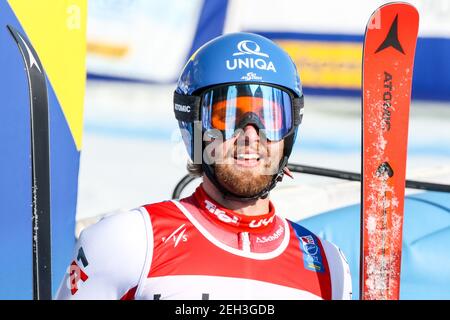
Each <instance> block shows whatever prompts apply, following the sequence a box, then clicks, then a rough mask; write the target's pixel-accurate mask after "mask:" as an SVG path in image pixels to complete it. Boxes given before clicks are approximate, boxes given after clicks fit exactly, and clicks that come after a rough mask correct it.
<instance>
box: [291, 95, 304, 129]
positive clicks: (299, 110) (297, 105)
mask: <svg viewBox="0 0 450 320" xmlns="http://www.w3.org/2000/svg"><path fill="white" fill-rule="evenodd" d="M292 104H293V107H294V126H299V125H300V123H302V118H303V105H304V99H303V96H301V97H300V98H294V99H293V101H292Z"/></svg>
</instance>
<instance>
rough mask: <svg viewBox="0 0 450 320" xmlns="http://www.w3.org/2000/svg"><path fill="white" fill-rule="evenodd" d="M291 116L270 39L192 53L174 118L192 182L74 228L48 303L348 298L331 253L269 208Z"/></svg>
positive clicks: (342, 272) (286, 63)
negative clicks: (173, 193)
mask: <svg viewBox="0 0 450 320" xmlns="http://www.w3.org/2000/svg"><path fill="white" fill-rule="evenodd" d="M302 108H303V93H302V88H301V83H300V79H299V77H298V73H297V70H296V67H295V65H294V63H293V62H292V60H291V59H290V57H289V56H288V54H287V53H286V52H284V51H283V50H282V49H281V48H280V47H278V46H277V45H276V44H275V43H273V42H272V41H270V40H268V39H266V38H264V37H262V36H259V35H255V34H250V33H234V34H228V35H224V36H220V37H218V38H216V39H213V40H212V41H210V42H208V43H207V44H205V45H204V46H202V47H201V48H200V49H199V50H198V51H197V52H196V53H195V54H194V55H193V56H192V57H191V58H190V60H189V61H188V63H187V64H186V66H185V67H184V69H183V71H182V74H181V76H180V78H179V81H178V86H177V89H176V91H175V93H174V111H175V116H176V118H177V120H178V122H179V125H180V129H181V132H182V136H183V139H184V142H185V144H186V147H187V150H188V153H189V156H190V159H191V162H190V164H189V165H188V170H189V171H190V172H191V173H192V174H198V175H201V176H202V177H203V183H202V184H201V185H200V186H199V187H198V188H197V189H196V191H195V192H194V194H193V195H191V196H190V197H187V198H184V199H181V200H179V201H165V202H161V203H155V204H150V205H146V206H143V207H140V208H138V209H135V210H132V211H130V212H128V213H126V214H118V215H113V216H110V217H108V218H105V219H103V220H101V221H100V222H99V223H97V224H95V225H93V226H91V227H89V228H87V229H86V230H85V231H83V233H82V234H81V237H80V240H79V242H78V244H77V246H76V249H75V255H74V261H73V262H72V264H71V267H70V268H69V272H68V273H67V275H66V277H65V279H64V281H63V282H62V284H61V287H60V290H59V292H58V298H60V299H350V298H351V280H350V272H349V267H348V265H347V262H346V261H345V258H344V257H343V255H342V253H341V252H340V250H339V249H338V248H337V247H335V246H334V245H333V244H331V243H329V242H327V241H323V240H320V239H319V238H318V237H317V236H315V235H314V234H312V233H311V232H310V231H308V230H306V229H305V228H303V227H301V226H299V225H297V224H296V223H293V222H290V221H287V220H286V219H284V218H282V217H281V216H279V215H276V214H275V208H274V205H273V204H272V203H271V202H270V200H269V193H270V191H271V190H272V189H273V188H274V187H275V185H276V183H277V182H278V181H280V180H281V179H282V177H283V175H284V174H285V173H287V174H289V172H288V170H287V168H286V164H287V161H288V158H289V155H290V153H291V150H292V147H293V144H294V141H295V136H296V134H297V129H298V126H299V124H300V122H301V118H302ZM299 210H301V208H299Z"/></svg>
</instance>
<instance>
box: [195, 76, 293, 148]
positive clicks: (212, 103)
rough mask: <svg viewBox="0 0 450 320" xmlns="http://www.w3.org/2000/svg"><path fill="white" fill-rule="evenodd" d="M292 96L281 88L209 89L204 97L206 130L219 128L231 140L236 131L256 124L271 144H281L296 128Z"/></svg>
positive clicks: (263, 86)
mask: <svg viewBox="0 0 450 320" xmlns="http://www.w3.org/2000/svg"><path fill="white" fill-rule="evenodd" d="M292 102H293V95H292V94H291V93H289V92H288V91H285V90H283V89H281V88H278V87H273V86H268V85H261V84H236V85H226V86H218V87H213V88H210V89H208V90H207V91H205V92H203V93H202V95H201V121H202V127H203V129H204V130H210V129H216V130H220V131H221V132H222V133H223V134H224V138H225V139H229V138H231V137H232V136H233V135H234V134H235V132H236V130H237V129H244V127H245V126H246V125H249V124H252V125H255V126H256V127H257V128H258V129H259V131H261V130H263V132H264V134H265V136H266V137H267V139H268V140H270V141H280V140H282V139H283V138H285V137H286V136H287V135H288V134H289V133H290V132H291V130H292V129H293V127H294V119H293V118H294V117H293V112H294V108H293V103H292Z"/></svg>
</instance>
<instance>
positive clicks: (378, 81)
mask: <svg viewBox="0 0 450 320" xmlns="http://www.w3.org/2000/svg"><path fill="white" fill-rule="evenodd" d="M418 25H419V14H418V12H417V10H416V9H415V8H414V7H413V6H412V5H410V4H407V3H390V4H386V5H384V6H382V7H380V8H379V9H378V10H377V11H375V12H374V13H373V14H372V16H371V17H370V20H369V23H368V25H367V29H366V34H365V40H364V52H363V79H362V109H363V112H362V141H363V142H362V146H363V150H362V153H361V154H362V161H361V163H362V173H363V176H362V183H361V265H360V272H361V274H360V281H361V283H360V298H361V299H364V300H381V299H383V300H385V299H389V300H390V299H398V298H399V295H400V266H401V255H402V228H403V208H404V196H405V174H406V151H407V144H408V119H409V105H410V96H411V83H412V73H413V64H414V53H415V47H416V41H417V32H418Z"/></svg>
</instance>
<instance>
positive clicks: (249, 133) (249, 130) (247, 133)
mask: <svg viewBox="0 0 450 320" xmlns="http://www.w3.org/2000/svg"><path fill="white" fill-rule="evenodd" d="M244 137H245V142H246V143H247V144H251V143H252V142H257V141H259V134H258V130H257V129H256V128H255V126H253V125H251V124H248V125H246V126H245V127H244Z"/></svg>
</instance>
